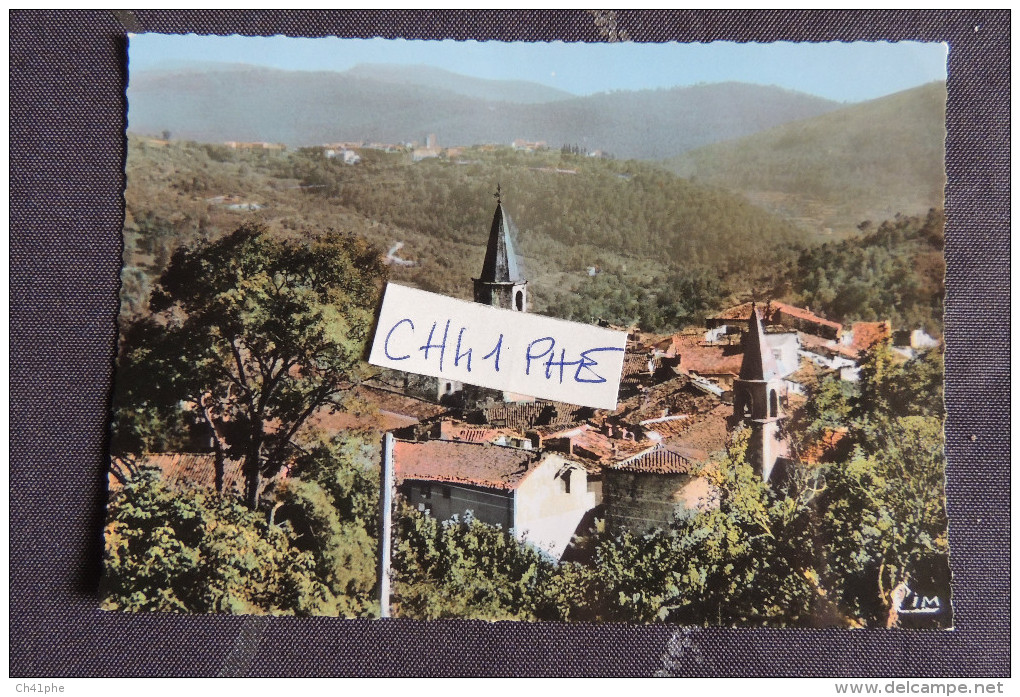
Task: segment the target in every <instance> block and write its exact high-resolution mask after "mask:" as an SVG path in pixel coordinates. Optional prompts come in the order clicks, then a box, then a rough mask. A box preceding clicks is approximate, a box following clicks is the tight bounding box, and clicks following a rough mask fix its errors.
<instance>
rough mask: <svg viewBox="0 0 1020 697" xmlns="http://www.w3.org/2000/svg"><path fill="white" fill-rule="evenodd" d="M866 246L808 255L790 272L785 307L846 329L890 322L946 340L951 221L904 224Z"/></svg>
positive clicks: (894, 224) (858, 243) (873, 232)
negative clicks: (802, 308) (858, 323)
mask: <svg viewBox="0 0 1020 697" xmlns="http://www.w3.org/2000/svg"><path fill="white" fill-rule="evenodd" d="M865 233H866V234H865V235H864V236H863V237H862V238H859V239H849V240H844V241H843V242H839V243H835V242H833V243H828V244H824V245H821V246H818V247H813V248H811V249H807V250H805V251H804V252H803V253H802V254H801V255H800V256H799V257H798V259H797V261H796V263H795V264H794V265H793V266H791V269H790V272H789V274H788V276H787V282H788V286H787V288H788V289H789V292H788V294H787V295H786V297H785V299H786V300H789V301H791V302H794V303H797V304H801V305H808V306H810V307H812V308H813V309H816V310H820V311H821V312H823V313H824V314H825V315H827V316H829V317H836V318H839V319H840V320H841V321H843V322H851V321H855V320H862V321H866V322H874V321H880V320H886V319H887V320H890V321H891V322H892V324H893V326H894V327H897V328H905V329H915V328H917V327H923V328H925V329H926V330H927V331H928V332H929V333H932V334H934V335H936V336H940V335H941V334H942V315H943V299H944V297H945V286H944V281H945V275H946V262H945V257H944V256H943V248H944V246H945V216H944V215H943V212H942V211H941V210H937V209H933V210H931V211H929V212H928V214H927V215H924V216H916V217H914V216H909V217H908V216H900V217H897V218H895V219H893V220H889V221H886V222H883V223H882V224H881V225H879V226H877V229H876V228H874V227H872V226H868V228H867V230H866V231H865Z"/></svg>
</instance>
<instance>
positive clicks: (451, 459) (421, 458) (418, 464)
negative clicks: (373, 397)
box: [393, 440, 538, 491]
mask: <svg viewBox="0 0 1020 697" xmlns="http://www.w3.org/2000/svg"><path fill="white" fill-rule="evenodd" d="M537 462H538V453H536V452H535V451H532V450H522V449H519V448H508V447H503V446H499V445H490V444H488V443H484V444H481V443H462V442H459V441H449V440H428V441H421V442H411V441H401V440H398V441H396V442H395V443H394V444H393V470H394V473H395V475H396V479H397V483H398V484H399V483H402V482H403V481H405V480H408V479H416V480H421V481H431V482H458V483H462V484H473V485H475V486H481V487H485V488H488V489H499V490H501V491H512V490H514V489H516V488H517V486H518V485H519V484H520V483H521V482H522V481H523V480H524V478H525V477H527V476H528V474H529V473H530V472H531V470H532V469H533V468H534V465H535V464H537Z"/></svg>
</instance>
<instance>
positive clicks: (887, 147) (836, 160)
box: [667, 82, 946, 234]
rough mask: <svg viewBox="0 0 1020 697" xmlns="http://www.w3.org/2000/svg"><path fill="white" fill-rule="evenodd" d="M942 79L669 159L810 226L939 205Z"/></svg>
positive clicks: (848, 223)
mask: <svg viewBox="0 0 1020 697" xmlns="http://www.w3.org/2000/svg"><path fill="white" fill-rule="evenodd" d="M945 110H946V86H945V83H944V82H935V83H930V84H928V85H924V86H922V87H917V88H914V89H911V90H907V91H905V92H900V93H898V94H894V95H891V96H889V97H884V98H882V99H876V100H874V101H870V102H866V103H863V104H857V105H854V106H850V107H846V108H844V109H840V110H838V111H834V112H831V113H828V114H824V115H822V116H817V117H815V118H811V119H807V120H804V121H798V122H795V123H788V124H785V125H782V126H779V127H776V128H773V129H771V130H769V131H766V132H763V133H758V134H755V135H752V136H748V137H746V138H742V139H740V140H735V141H732V142H727V143H719V144H715V145H710V146H707V147H704V148H700V149H698V150H694V151H692V152H689V153H686V154H684V155H681V156H679V157H676V158H674V159H671V160H668V161H667V166H668V167H669V168H670V169H671V170H672V171H674V172H676V173H677V174H679V175H680V176H684V177H691V178H694V179H696V180H697V181H699V182H702V183H706V184H713V185H717V186H722V187H725V188H727V189H730V190H732V191H738V192H741V193H743V194H744V195H745V196H746V197H747V198H748V199H749V200H751V201H753V202H754V203H756V204H758V205H761V206H763V207H766V208H769V209H770V210H773V211H775V212H778V213H780V214H782V215H785V216H789V217H791V218H794V219H799V220H800V221H801V222H803V223H806V224H808V225H810V226H811V227H812V228H814V229H816V230H820V231H823V230H825V229H826V228H831V230H832V231H834V232H836V233H844V234H845V233H846V232H848V231H852V230H853V228H854V227H855V226H856V225H858V224H859V223H861V222H863V221H865V220H871V221H874V222H875V223H878V222H879V221H882V220H887V219H890V218H893V217H894V216H895V215H896V214H897V213H902V214H903V215H918V214H923V213H924V212H925V211H927V210H928V209H929V208H933V207H940V206H941V205H942V201H943V190H944V187H945V181H946V179H945V165H944V163H945Z"/></svg>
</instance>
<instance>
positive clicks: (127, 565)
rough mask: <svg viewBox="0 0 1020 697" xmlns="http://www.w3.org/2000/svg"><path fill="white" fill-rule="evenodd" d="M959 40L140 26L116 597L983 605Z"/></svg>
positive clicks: (760, 619) (414, 607) (759, 621)
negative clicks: (955, 560) (952, 301)
mask: <svg viewBox="0 0 1020 697" xmlns="http://www.w3.org/2000/svg"><path fill="white" fill-rule="evenodd" d="M946 51H947V49H946V46H945V45H943V44H923V43H910V42H904V43H877V42H876V43H833V44H824V43H818V44H791V43H779V44H735V43H713V44H676V43H672V44H637V43H630V42H619V43H607V44H566V43H540V44H528V43H498V42H482V43H480V42H472V41H467V42H456V41H445V42H438V41H437V42H424V41H403V40H382V39H373V40H344V39H331V38H323V39H297V38H286V37H280V36H278V37H272V38H268V37H254V38H252V37H249V38H246V37H240V36H232V37H215V36H207V37H199V36H195V35H188V36H169V35H157V34H141V35H135V36H132V37H131V38H130V46H129V60H130V79H129V87H128V93H127V98H128V130H127V148H128V155H127V161H126V169H127V188H126V191H125V208H126V212H125V220H124V268H123V277H122V278H123V283H122V290H121V313H120V341H119V349H118V359H117V373H116V378H115V395H114V405H113V417H112V419H113V420H112V426H111V428H112V436H111V451H112V457H111V468H110V475H109V504H108V515H107V521H106V528H105V541H106V556H105V570H104V581H103V588H102V594H103V606H104V608H106V609H108V610H117V611H163V612H184V613H235V614H238V613H240V614H288V615H302V616H308V615H330V616H340V617H405V618H416V619H441V618H470V619H485V620H520V621H560V622H562V621H568V622H573V621H578V622H623V623H661V622H665V623H673V624H681V625H700V626H705V625H716V626H747V627H764V626H769V627H842V628H857V627H909V628H926V629H939V628H942V629H945V628H950V627H951V626H952V621H953V620H952V605H951V600H952V597H951V596H952V594H951V581H950V571H949V548H948V536H947V526H948V520H947V515H946V506H945V455H944V438H943V414H944V405H943V361H942V353H943V298H944V281H943V279H944V272H945V262H944V256H943V242H944V215H943V205H944V204H943V200H944V199H943V190H944V186H945V166H944V159H945V108H946V81H945V80H946Z"/></svg>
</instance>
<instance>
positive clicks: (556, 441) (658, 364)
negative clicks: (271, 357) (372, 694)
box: [362, 203, 936, 558]
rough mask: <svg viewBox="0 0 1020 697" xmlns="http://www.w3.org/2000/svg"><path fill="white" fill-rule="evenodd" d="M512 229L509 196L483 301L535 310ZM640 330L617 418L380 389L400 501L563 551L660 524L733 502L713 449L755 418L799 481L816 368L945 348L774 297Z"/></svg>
mask: <svg viewBox="0 0 1020 697" xmlns="http://www.w3.org/2000/svg"><path fill="white" fill-rule="evenodd" d="M511 229H512V223H511V222H510V219H509V217H508V216H507V214H506V213H505V211H504V210H503V207H502V204H501V203H497V206H496V211H495V214H494V216H493V221H492V225H491V228H490V232H489V239H488V246H487V251H486V256H485V261H484V264H483V268H482V270H481V274H480V275H479V277H478V278H477V279H474V299H475V301H476V302H479V303H484V304H487V305H491V306H494V307H499V308H503V309H508V310H513V311H518V312H526V311H527V309H528V301H527V292H528V287H527V286H528V281H527V279H525V278H524V277H523V276H522V274H521V272H520V270H519V267H518V265H517V262H516V258H515V254H514V249H513V243H512V239H513V235H512V234H511ZM619 329H622V328H619ZM627 331H628V341H627V351H626V358H625V361H624V371H623V376H622V382H621V386H620V392H619V403H618V406H617V408H616V409H615V410H614V411H606V410H596V409H591V408H587V407H578V406H574V405H571V404H566V403H561V402H553V401H548V400H539V399H532V398H529V397H525V396H522V395H515V394H509V393H503V392H496V391H493V390H488V389H482V388H477V387H474V386H471V385H465V384H460V383H456V382H451V381H449V380H442V379H438V378H431V377H427V376H419V375H411V374H405V373H396V372H384V373H383V374H381V375H379V376H378V377H376V378H375V379H374V380H372V381H370V382H369V383H366V384H365V385H364V386H363V387H362V389H363V390H365V391H366V393H371V394H372V399H374V400H375V401H377V403H379V404H380V409H381V413H384V414H386V415H387V417H388V419H390V420H391V422H390V423H388V424H386V429H387V430H388V431H389V432H391V433H392V434H393V436H394V439H392V440H388V441H387V442H388V443H390V446H389V447H388V449H387V450H388V451H387V452H386V453H384V457H388V458H390V459H391V462H392V465H393V468H394V471H395V474H396V481H397V485H398V490H399V492H400V494H401V495H402V496H403V497H404V499H405V500H406V501H407V502H408V503H410V504H411V505H412V506H415V507H417V508H418V509H419V510H421V511H424V512H427V513H429V514H430V515H433V516H435V517H437V518H440V519H448V518H451V517H453V516H459V517H461V518H463V517H464V516H465V515H468V514H469V513H470V515H472V516H473V517H474V518H475V519H477V520H480V521H482V522H485V523H490V524H493V525H499V526H501V527H502V528H503V529H507V530H513V531H514V532H515V534H516V535H517V536H518V537H519V538H520V539H522V540H526V541H528V542H530V543H532V544H534V545H535V546H537V547H539V548H541V549H543V550H544V551H546V552H548V553H549V554H550V555H552V556H553V557H556V558H560V557H562V556H564V555H565V554H569V549H570V545H571V541H572V539H573V537H574V535H576V534H583V533H584V532H586V531H587V530H588V529H590V528H591V526H592V524H593V523H594V520H595V518H596V517H598V518H601V519H603V520H605V521H606V525H607V526H608V527H609V529H610V530H621V529H628V530H631V531H634V532H644V531H646V530H649V529H651V528H657V527H658V528H666V527H668V526H670V525H671V524H672V523H674V522H675V521H676V520H677V519H678V518H682V517H683V516H686V515H690V514H692V513H694V512H696V511H699V510H704V509H705V508H706V507H711V506H713V505H717V503H718V498H717V495H716V492H715V491H714V489H713V487H712V485H711V476H710V474H711V461H712V457H713V456H714V455H716V454H717V453H719V452H721V451H724V450H725V448H726V446H727V442H728V440H729V439H730V437H731V435H732V433H733V432H734V431H735V430H736V429H738V428H740V427H746V428H748V429H750V445H749V450H748V457H749V460H750V461H751V462H752V464H753V465H754V466H755V468H756V470H757V471H758V472H759V473H760V474H761V476H762V477H763V478H764V479H765V480H769V479H770V478H776V477H780V476H783V474H782V473H783V471H784V465H785V463H786V462H788V461H789V458H790V457H792V456H793V454H792V453H791V452H790V449H789V447H788V444H787V442H786V439H785V438H784V434H783V428H782V424H783V421H784V419H785V418H786V416H787V415H788V414H789V411H790V409H791V404H792V403H794V402H796V400H798V399H804V395H805V394H806V389H805V385H804V380H805V378H806V377H809V376H810V375H812V374H813V373H815V372H816V371H817V369H822V370H826V371H835V372H838V373H839V375H840V376H841V377H842V378H843V379H845V380H856V379H857V378H858V372H859V368H858V365H857V361H858V359H859V358H860V356H861V355H862V353H863V352H864V351H865V350H866V349H868V348H870V347H871V346H872V345H873V344H874V343H875V342H877V341H879V340H884V339H892V340H893V341H892V343H893V344H894V346H895V347H896V349H895V350H897V351H898V352H900V353H902V354H903V355H904V356H906V357H910V356H911V355H913V352H914V351H915V350H917V349H923V348H926V347H928V346H932V345H934V344H935V343H936V342H935V340H934V339H933V338H931V337H930V336H928V335H927V334H925V333H924V332H923V331H921V330H914V331H910V332H896V333H893V332H892V327H891V326H890V324H889V322H859V323H855V324H853V325H852V326H849V327H844V326H842V325H840V324H839V323H837V322H833V321H830V320H828V319H825V318H823V317H819V316H818V315H816V314H814V313H812V312H811V311H810V310H809V309H805V308H797V307H793V306H790V305H787V304H784V303H780V302H771V301H770V302H764V303H754V302H747V303H743V304H740V305H737V306H735V307H732V308H729V309H728V310H726V311H724V312H721V313H719V314H717V315H715V316H713V317H710V318H708V320H707V322H706V327H704V328H701V329H689V330H685V331H683V332H681V333H677V334H673V335H669V336H661V335H648V334H644V333H641V332H639V331H637V330H636V329H635V328H627ZM401 421H403V422H404V423H400V422H401ZM836 440H838V439H836ZM809 457H824V453H813V454H811V455H809Z"/></svg>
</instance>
